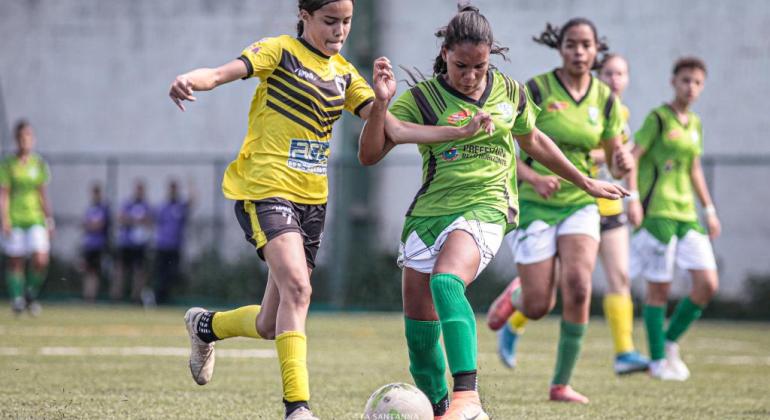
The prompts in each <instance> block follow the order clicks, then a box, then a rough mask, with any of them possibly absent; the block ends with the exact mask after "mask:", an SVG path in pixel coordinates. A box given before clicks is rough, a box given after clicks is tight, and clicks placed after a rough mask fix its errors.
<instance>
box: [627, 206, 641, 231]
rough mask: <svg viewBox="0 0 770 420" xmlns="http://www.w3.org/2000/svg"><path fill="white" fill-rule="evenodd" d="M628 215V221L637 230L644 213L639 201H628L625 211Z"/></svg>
mask: <svg viewBox="0 0 770 420" xmlns="http://www.w3.org/2000/svg"><path fill="white" fill-rule="evenodd" d="M626 213H627V214H628V221H629V223H631V225H632V226H633V227H635V228H637V229H638V228H639V227H640V226H641V225H642V220H644V211H642V203H640V202H639V200H630V201H629V202H628V208H627V209H626Z"/></svg>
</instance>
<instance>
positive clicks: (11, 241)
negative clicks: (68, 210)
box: [3, 225, 51, 257]
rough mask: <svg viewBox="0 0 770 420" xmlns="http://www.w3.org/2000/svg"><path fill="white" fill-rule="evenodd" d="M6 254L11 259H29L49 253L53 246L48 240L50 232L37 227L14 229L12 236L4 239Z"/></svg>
mask: <svg viewBox="0 0 770 420" xmlns="http://www.w3.org/2000/svg"><path fill="white" fill-rule="evenodd" d="M3 245H4V247H5V254H6V255H8V256H9V257H27V256H29V255H31V254H34V253H48V252H49V251H50V250H51V244H50V242H49V240H48V230H47V229H46V228H44V227H43V226H39V225H35V226H32V227H29V228H27V229H22V228H17V227H16V228H13V229H11V234H10V235H9V236H8V237H6V238H4V241H3Z"/></svg>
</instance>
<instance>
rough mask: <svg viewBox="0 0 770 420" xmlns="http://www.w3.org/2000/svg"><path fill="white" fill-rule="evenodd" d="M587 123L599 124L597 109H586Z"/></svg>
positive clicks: (593, 107)
mask: <svg viewBox="0 0 770 420" xmlns="http://www.w3.org/2000/svg"><path fill="white" fill-rule="evenodd" d="M588 122H590V123H591V124H593V125H596V124H598V123H599V108H597V107H595V106H591V107H588Z"/></svg>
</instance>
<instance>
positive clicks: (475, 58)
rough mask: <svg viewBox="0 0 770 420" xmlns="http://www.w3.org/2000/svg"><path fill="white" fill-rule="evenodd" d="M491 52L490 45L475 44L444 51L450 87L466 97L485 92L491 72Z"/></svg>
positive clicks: (465, 44)
mask: <svg viewBox="0 0 770 420" xmlns="http://www.w3.org/2000/svg"><path fill="white" fill-rule="evenodd" d="M489 52H490V47H489V45H486V44H483V43H482V44H475V43H473V42H463V43H460V44H457V45H455V46H453V47H452V48H451V49H444V50H442V51H441V55H442V56H443V58H444V61H446V64H447V74H446V75H447V82H449V85H450V86H452V87H453V88H455V89H457V90H458V91H459V92H460V93H462V94H463V95H466V96H473V95H474V94H478V93H479V92H481V91H483V90H484V88H485V87H486V78H487V70H489Z"/></svg>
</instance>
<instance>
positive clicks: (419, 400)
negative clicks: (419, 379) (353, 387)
mask: <svg viewBox="0 0 770 420" xmlns="http://www.w3.org/2000/svg"><path fill="white" fill-rule="evenodd" d="M363 418H364V420H433V406H431V404H430V401H428V397H426V396H425V394H423V393H422V392H421V391H420V390H419V389H417V387H415V386H414V385H410V384H404V383H394V384H387V385H385V386H383V387H381V388H380V389H378V390H376V391H374V393H373V394H372V396H371V397H369V401H367V402H366V408H365V409H364V417H363Z"/></svg>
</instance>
